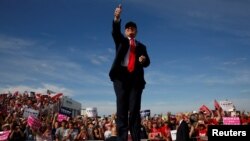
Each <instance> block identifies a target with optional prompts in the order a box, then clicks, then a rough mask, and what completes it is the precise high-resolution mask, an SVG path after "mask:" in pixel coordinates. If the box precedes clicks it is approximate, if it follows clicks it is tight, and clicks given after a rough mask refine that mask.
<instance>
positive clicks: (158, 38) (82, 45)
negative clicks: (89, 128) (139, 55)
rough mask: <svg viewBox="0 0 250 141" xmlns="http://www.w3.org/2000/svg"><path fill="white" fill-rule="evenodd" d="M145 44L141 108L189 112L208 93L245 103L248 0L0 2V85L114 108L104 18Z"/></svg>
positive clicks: (210, 97) (249, 67)
mask: <svg viewBox="0 0 250 141" xmlns="http://www.w3.org/2000/svg"><path fill="white" fill-rule="evenodd" d="M120 1H122V7H123V9H122V10H123V11H122V17H121V18H122V31H123V30H124V28H123V27H124V24H125V23H126V22H127V21H130V20H132V21H135V22H136V23H137V26H138V36H137V40H140V41H141V42H143V43H144V44H145V45H146V46H147V50H148V53H149V55H150V59H151V65H150V66H149V67H148V68H146V69H145V79H146V81H147V84H146V88H145V90H144V92H143V97H142V108H141V109H142V110H143V109H151V112H152V113H166V112H168V111H171V112H179V111H192V110H198V108H199V107H200V106H201V105H202V104H205V105H207V106H208V107H209V108H211V109H213V101H214V99H216V100H218V101H220V100H226V99H228V100H230V101H232V102H233V103H234V104H235V106H236V108H237V109H239V110H246V111H250V57H249V56H250V26H249V23H250V9H249V6H250V1H249V0H0V19H1V20H0V64H1V69H0V78H1V80H0V91H1V92H7V91H11V92H14V91H16V90H19V91H20V92H23V91H25V90H28V91H35V92H44V93H45V91H46V90H47V89H50V90H52V91H55V92H63V93H64V94H65V95H67V96H70V97H71V98H72V99H75V100H77V101H79V102H81V103H82V106H83V108H85V107H97V109H98V113H99V114H100V115H103V114H111V113H114V112H115V94H114V91H113V86H112V83H111V81H110V80H109V77H108V72H109V69H110V66H111V64H112V61H113V58H114V53H115V52H114V43H113V40H112V37H111V23H112V20H113V13H114V9H115V7H116V6H117V5H118V4H119V2H120Z"/></svg>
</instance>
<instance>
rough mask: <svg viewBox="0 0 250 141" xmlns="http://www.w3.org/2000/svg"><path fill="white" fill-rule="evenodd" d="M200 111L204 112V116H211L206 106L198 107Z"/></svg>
mask: <svg viewBox="0 0 250 141" xmlns="http://www.w3.org/2000/svg"><path fill="white" fill-rule="evenodd" d="M200 111H202V112H204V113H205V114H211V111H210V109H209V108H208V107H207V106H206V105H202V106H201V107H200Z"/></svg>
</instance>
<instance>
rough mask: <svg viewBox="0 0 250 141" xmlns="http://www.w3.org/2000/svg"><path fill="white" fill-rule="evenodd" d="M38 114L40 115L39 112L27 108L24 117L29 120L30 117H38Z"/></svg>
mask: <svg viewBox="0 0 250 141" xmlns="http://www.w3.org/2000/svg"><path fill="white" fill-rule="evenodd" d="M38 114H39V111H38V110H34V109H31V108H25V109H24V112H23V117H24V118H27V117H29V116H34V117H37V116H38Z"/></svg>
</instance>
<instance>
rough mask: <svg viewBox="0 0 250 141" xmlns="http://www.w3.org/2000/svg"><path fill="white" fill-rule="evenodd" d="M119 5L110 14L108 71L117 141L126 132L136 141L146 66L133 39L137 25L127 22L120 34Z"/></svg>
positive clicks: (141, 50)
mask: <svg viewBox="0 0 250 141" xmlns="http://www.w3.org/2000/svg"><path fill="white" fill-rule="evenodd" d="M120 15H121V5H119V6H118V7H117V8H116V9H115V12H114V20H113V25H112V37H113V40H114V43H115V51H116V55H115V58H114V61H113V64H112V67H111V69H110V72H109V77H110V79H111V81H112V82H113V86H114V90H115V94H116V110H117V111H116V114H117V119H116V125H117V132H118V134H117V138H118V140H119V141H127V139H128V130H129V131H130V134H131V137H132V140H133V141H139V140H140V127H141V117H140V108H141V95H142V91H143V89H144V87H145V84H146V81H145V79H144V68H145V67H148V66H149V64H150V59H149V56H148V53H147V50H146V46H145V45H144V44H142V43H141V42H139V41H138V40H136V39H135V37H136V35H137V25H136V23H135V22H132V21H131V22H128V23H127V24H126V25H125V36H124V35H123V34H122V33H121V19H120Z"/></svg>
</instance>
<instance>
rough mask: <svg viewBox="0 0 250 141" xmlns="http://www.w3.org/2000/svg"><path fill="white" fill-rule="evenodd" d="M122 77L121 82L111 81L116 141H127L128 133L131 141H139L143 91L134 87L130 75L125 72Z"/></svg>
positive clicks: (132, 78)
mask: <svg viewBox="0 0 250 141" xmlns="http://www.w3.org/2000/svg"><path fill="white" fill-rule="evenodd" d="M123 76H124V77H122V79H121V80H114V81H113V84H114V90H115V94H116V108H117V109H116V110H117V113H116V114H117V119H116V126H117V131H118V141H127V140H128V131H130V134H131V137H132V140H133V141H140V127H141V116H140V109H141V95H142V91H143V89H142V88H138V87H136V85H135V83H136V82H135V81H134V80H135V79H134V76H133V75H132V74H129V73H128V72H126V71H125V72H124V75H123Z"/></svg>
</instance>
